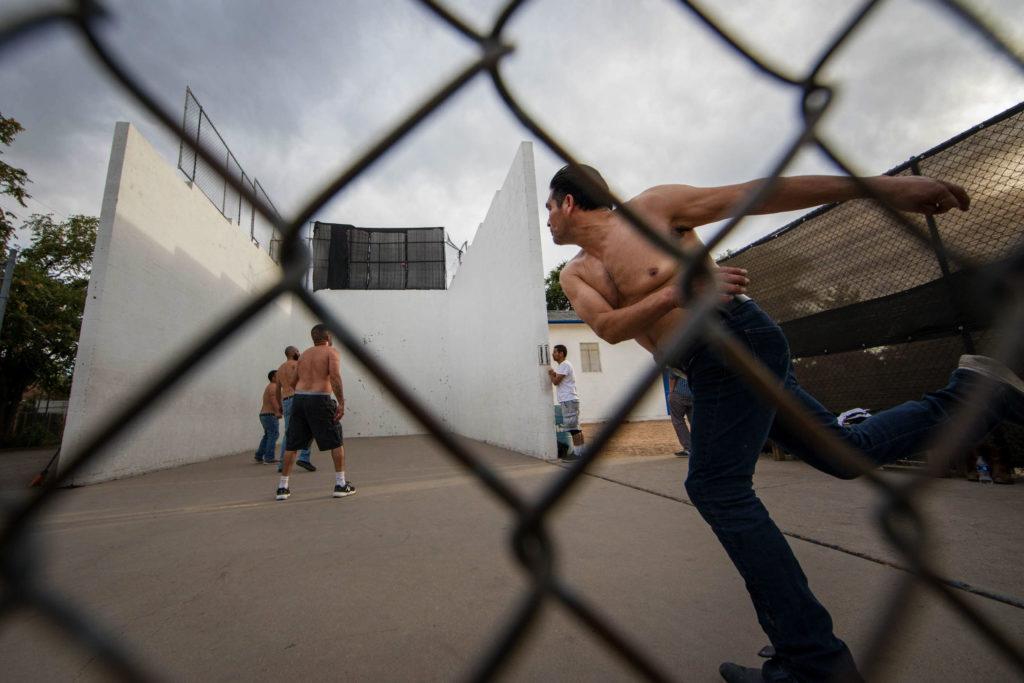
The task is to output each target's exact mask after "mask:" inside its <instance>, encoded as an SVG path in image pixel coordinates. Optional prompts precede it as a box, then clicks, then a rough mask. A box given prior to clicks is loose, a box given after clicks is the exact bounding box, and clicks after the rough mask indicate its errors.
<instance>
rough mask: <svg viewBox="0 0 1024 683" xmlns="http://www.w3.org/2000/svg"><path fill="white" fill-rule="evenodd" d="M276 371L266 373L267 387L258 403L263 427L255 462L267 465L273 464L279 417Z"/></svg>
mask: <svg viewBox="0 0 1024 683" xmlns="http://www.w3.org/2000/svg"><path fill="white" fill-rule="evenodd" d="M276 374H277V373H276V371H274V370H271V371H270V372H268V373H267V386H265V387H263V399H262V402H261V403H260V426H262V427H263V438H262V439H260V445H259V446H257V447H256V462H264V463H267V464H268V465H269V464H271V463H273V462H274V449H275V447H276V446H277V420H278V418H280V417H281V402H280V401H278V399H277V383H276V382H275V377H274V376H275V375H276Z"/></svg>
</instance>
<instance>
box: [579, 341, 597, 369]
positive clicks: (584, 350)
mask: <svg viewBox="0 0 1024 683" xmlns="http://www.w3.org/2000/svg"><path fill="white" fill-rule="evenodd" d="M580 369H581V370H582V371H583V372H601V350H600V349H599V348H598V345H597V344H596V343H595V342H581V343H580Z"/></svg>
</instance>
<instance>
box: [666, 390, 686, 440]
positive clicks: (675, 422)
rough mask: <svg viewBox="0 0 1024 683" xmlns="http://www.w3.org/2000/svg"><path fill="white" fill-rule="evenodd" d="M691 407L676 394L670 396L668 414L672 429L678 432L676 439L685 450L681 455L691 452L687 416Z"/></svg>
mask: <svg viewBox="0 0 1024 683" xmlns="http://www.w3.org/2000/svg"><path fill="white" fill-rule="evenodd" d="M690 406H691V403H690V401H689V400H687V399H685V398H683V397H682V396H680V395H679V394H677V393H676V392H674V391H673V392H672V393H670V394H669V395H668V413H669V416H670V417H671V418H672V428H673V429H675V430H676V438H677V439H678V440H679V445H680V446H681V447H682V449H683V450H682V451H680V453H687V452H689V451H690V429H689V427H688V426H687V424H686V414H687V412H688V410H689V408H690Z"/></svg>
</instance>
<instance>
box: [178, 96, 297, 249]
mask: <svg viewBox="0 0 1024 683" xmlns="http://www.w3.org/2000/svg"><path fill="white" fill-rule="evenodd" d="M181 126H182V129H183V131H184V135H183V136H182V137H181V144H180V145H179V147H178V170H180V171H181V172H182V173H184V174H185V177H186V178H188V179H189V180H190V181H191V182H192V183H194V184H195V186H196V187H198V188H199V189H200V190H202V192H203V194H205V195H206V198H207V199H209V200H210V201H211V202H213V205H214V206H216V207H217V210H218V211H220V212H221V213H222V214H224V217H225V218H227V219H228V220H229V221H231V222H233V223H235V224H236V225H237V226H238V227H240V228H242V229H243V230H247V231H248V232H249V239H251V240H252V241H253V243H254V244H255V245H256V246H262V247H263V248H264V249H267V250H269V249H270V244H271V241H272V240H273V239H274V221H272V220H270V219H267V218H266V217H264V216H263V215H262V214H261V213H260V212H259V211H257V210H256V205H254V204H253V202H252V200H251V199H249V197H248V196H246V195H249V196H251V197H257V198H259V199H260V200H262V202H263V204H264V205H265V206H267V207H269V208H270V209H272V210H273V213H274V216H277V209H276V208H274V204H273V202H271V201H270V197H268V196H267V192H266V190H264V189H263V186H262V185H260V181H259V180H257V179H256V178H250V177H249V176H248V175H246V173H245V171H244V170H243V169H242V166H241V165H240V164H239V163H238V159H236V158H235V155H234V154H232V152H231V149H230V148H228V145H227V143H226V142H224V138H222V137H221V135H220V133H218V132H217V127H216V126H214V125H213V121H211V120H210V117H209V116H208V115H207V113H206V110H204V109H203V105H201V104H199V100H197V99H196V96H195V95H193V94H192V90H191V89H189V88H185V113H184V114H183V115H182V119H181ZM197 148H202V149H203V150H205V151H206V152H207V153H208V155H209V158H212V159H216V160H217V161H218V162H219V163H217V164H213V163H211V162H210V161H207V158H208V157H207V155H205V154H197V153H196V149H197ZM221 170H224V171H225V173H224V174H222V173H221ZM228 178H231V180H230V181H229V180H228ZM242 188H244V189H245V191H243V190H242Z"/></svg>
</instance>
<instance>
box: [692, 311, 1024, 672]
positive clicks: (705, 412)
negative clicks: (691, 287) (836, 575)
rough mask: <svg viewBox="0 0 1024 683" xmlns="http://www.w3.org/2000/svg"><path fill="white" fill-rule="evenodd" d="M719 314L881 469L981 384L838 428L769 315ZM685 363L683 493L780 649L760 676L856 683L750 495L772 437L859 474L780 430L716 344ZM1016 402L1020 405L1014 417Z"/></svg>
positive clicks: (835, 428) (921, 440)
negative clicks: (690, 398)
mask: <svg viewBox="0 0 1024 683" xmlns="http://www.w3.org/2000/svg"><path fill="white" fill-rule="evenodd" d="M721 316H722V319H723V322H724V324H725V325H726V327H727V328H728V329H729V331H730V332H731V333H732V334H733V335H734V336H735V337H736V338H737V339H738V340H739V341H740V342H741V343H742V344H743V345H744V346H746V347H747V349H748V350H749V351H750V352H751V353H753V354H754V355H755V356H756V357H757V358H758V359H759V360H760V361H761V362H762V363H763V364H764V365H765V366H767V368H768V369H769V370H770V371H771V372H772V373H774V374H775V376H776V377H778V379H779V383H780V384H783V385H784V386H785V388H786V390H787V391H788V392H789V393H790V394H792V395H793V396H794V397H796V399H797V400H798V401H799V402H800V403H801V404H802V406H803V407H804V408H806V410H807V411H809V412H810V413H811V415H813V416H814V418H815V419H816V420H817V421H818V422H819V423H820V424H821V425H823V426H824V427H825V428H826V429H828V430H829V431H831V432H832V433H833V434H834V435H835V436H837V437H839V438H840V439H842V440H843V441H845V442H846V443H848V444H849V445H851V446H853V447H855V448H857V449H860V450H861V451H863V452H864V454H865V455H866V456H867V457H868V458H870V459H871V460H872V461H873V462H875V463H877V464H879V465H881V464H884V463H887V462H891V461H893V460H896V459H897V458H899V457H902V456H905V455H907V454H909V453H912V452H915V451H917V450H920V449H921V448H922V447H923V446H924V445H925V444H926V441H927V439H928V437H929V436H930V435H931V432H932V430H933V429H934V428H935V427H936V426H937V425H939V424H940V423H942V422H944V421H946V420H947V419H948V418H949V413H950V411H951V410H955V407H956V406H957V405H958V404H961V403H963V397H964V393H965V392H966V391H968V390H969V389H970V388H971V386H974V385H976V384H978V383H979V382H981V381H983V380H982V379H981V378H980V377H979V376H978V375H977V374H976V373H972V372H967V371H964V370H957V371H955V372H953V374H952V377H951V379H950V382H949V384H948V385H947V386H946V387H945V388H943V389H940V390H938V391H935V392H932V393H929V394H927V395H925V396H924V397H923V398H922V399H920V400H918V401H909V402H907V403H903V404H901V405H899V406H896V407H894V408H891V409H889V410H886V411H883V412H880V413H876V414H875V415H874V416H872V417H871V418H870V419H868V420H866V421H865V422H862V423H860V424H858V425H856V426H853V427H841V426H839V424H838V423H837V422H836V418H835V416H833V415H832V413H830V412H829V411H828V410H827V409H825V407H824V406H822V405H821V404H820V403H819V402H818V401H817V400H815V398H814V397H813V396H811V395H810V394H808V393H807V392H806V391H804V390H803V389H802V388H801V387H800V385H799V384H798V383H797V380H796V377H794V375H793V370H792V365H791V363H790V357H789V344H788V342H787V341H786V338H785V336H784V335H783V333H782V330H781V329H780V328H779V326H778V325H777V324H776V323H775V322H774V321H773V320H772V319H771V318H770V317H769V316H768V315H767V314H765V313H764V311H762V310H761V309H760V308H759V307H758V306H757V305H756V304H755V303H754V302H753V301H747V302H745V303H742V304H739V305H735V306H734V307H732V308H731V309H730V311H729V312H724V311H723V312H721ZM683 365H684V366H685V367H682V368H680V369H681V370H683V371H684V372H686V373H687V375H688V377H689V379H690V387H691V389H692V391H693V394H694V408H693V431H692V434H691V440H692V448H691V455H690V460H689V475H688V476H687V479H686V492H687V494H688V495H689V498H690V501H691V502H692V503H693V504H694V505H695V506H696V507H697V510H698V511H699V512H700V514H701V516H702V517H703V518H704V520H705V521H707V523H708V524H709V525H710V526H711V529H712V530H713V531H714V533H715V535H716V536H717V537H718V539H719V541H720V542H721V544H722V546H723V547H724V548H725V551H726V553H727V554H728V555H729V558H730V559H731V560H732V562H733V564H734V565H735V566H736V569H737V570H739V572H740V574H741V575H742V576H743V579H744V581H745V582H746V586H747V590H748V592H749V593H750V598H751V600H752V601H753V603H754V609H755V611H756V612H757V618H758V621H759V622H760V624H761V627H762V628H763V629H764V631H765V633H766V634H767V635H768V637H769V639H770V640H771V642H772V645H774V646H775V650H776V653H777V654H776V657H775V658H773V659H771V660H769V661H768V662H766V663H765V665H764V668H763V669H762V673H763V674H764V676H765V678H766V679H768V680H794V679H795V680H807V681H819V680H827V679H829V678H830V677H831V676H833V675H839V674H852V675H853V679H854V680H856V679H857V677H858V674H857V672H856V665H855V664H854V661H853V657H852V655H851V654H850V651H849V650H848V649H847V647H846V644H845V643H843V641H841V640H839V639H838V638H837V637H836V636H835V635H834V634H833V632H832V618H831V617H830V616H829V614H828V612H827V611H826V610H825V608H824V607H823V606H822V605H821V603H819V602H818V600H817V599H816V598H815V597H814V594H813V593H811V589H810V587H809V586H808V584H807V578H806V577H805V576H804V573H803V571H802V570H801V568H800V565H799V563H798V562H797V560H796V557H794V555H793V552H792V550H790V547H789V545H788V544H787V543H786V539H785V538H784V537H783V535H782V533H781V532H780V531H779V529H778V527H776V526H775V523H774V522H773V521H772V520H771V518H770V517H769V516H768V511H767V510H766V509H765V507H764V505H763V504H762V503H761V501H760V500H759V499H758V498H757V496H756V495H755V494H754V489H753V475H754V467H755V465H756V464H757V458H758V455H759V454H760V452H761V447H762V446H763V444H764V442H765V439H766V438H768V437H769V436H770V437H771V438H772V439H773V440H775V441H776V442H778V443H779V444H780V445H782V446H783V447H784V448H786V449H787V450H788V451H790V452H791V453H793V454H795V455H797V456H798V457H800V458H801V459H802V460H803V461H804V462H806V463H808V464H809V465H812V466H813V467H816V468H817V469H820V470H822V471H824V472H826V473H828V474H831V475H833V476H837V477H841V478H844V479H850V478H853V477H854V476H856V475H855V474H854V473H852V472H846V471H843V470H842V469H841V468H839V467H836V466H834V465H832V464H830V463H828V462H827V461H826V460H824V459H823V458H822V457H821V456H820V455H819V454H818V453H816V452H815V451H813V450H812V449H810V448H809V447H808V446H807V445H806V444H804V442H803V440H802V439H801V438H800V435H799V434H794V433H792V432H790V431H788V430H786V429H785V428H784V427H783V426H782V425H781V424H778V423H776V422H775V410H774V409H773V408H772V407H771V406H770V405H767V404H765V403H763V402H762V401H761V399H759V398H758V397H757V396H756V395H755V394H754V393H753V391H752V390H751V389H748V388H747V386H746V384H745V383H744V382H743V380H741V379H740V378H739V377H738V376H737V375H736V374H735V373H734V372H733V371H732V370H730V369H729V368H728V367H727V366H726V365H725V363H724V362H723V361H722V359H721V357H720V356H719V355H718V354H717V353H716V352H715V351H713V350H712V349H711V348H710V347H708V346H702V347H698V348H697V349H696V350H695V352H694V353H693V355H692V356H691V357H690V358H689V360H688V361H686V362H685V363H684V364H683ZM1000 392H1002V393H1000V394H999V395H998V396H997V399H998V400H993V401H992V402H991V403H990V405H989V406H988V407H986V408H985V410H984V415H983V417H982V418H981V420H980V421H979V423H978V424H977V425H976V433H975V432H974V431H972V433H971V435H969V436H973V437H976V438H977V439H980V438H981V437H982V436H983V435H984V434H985V433H987V432H988V431H989V430H991V429H992V428H993V427H995V426H996V424H998V423H999V422H1000V421H1001V420H1002V419H1003V417H1004V413H1005V412H1006V410H1005V408H1006V406H1008V404H1009V402H1010V395H1011V392H1010V391H1009V390H1006V389H1000ZM1019 404H1020V400H1019V399H1018V400H1017V406H1016V409H1017V410H1018V411H1019V410H1020V406H1019Z"/></svg>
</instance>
